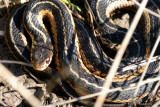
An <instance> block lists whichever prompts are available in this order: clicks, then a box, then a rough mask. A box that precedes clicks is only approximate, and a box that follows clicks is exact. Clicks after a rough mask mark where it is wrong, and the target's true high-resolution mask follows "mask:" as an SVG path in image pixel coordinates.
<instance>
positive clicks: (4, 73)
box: [0, 0, 160, 107]
mask: <svg viewBox="0 0 160 107" xmlns="http://www.w3.org/2000/svg"><path fill="white" fill-rule="evenodd" d="M133 1H134V2H135V3H136V4H137V5H138V6H139V7H140V8H139V9H138V11H137V13H136V15H135V18H134V19H133V22H132V24H131V27H130V28H129V30H128V32H127V34H126V36H125V38H124V40H123V42H122V45H121V46H122V47H121V48H120V49H119V51H118V52H117V54H116V57H115V61H114V63H113V64H112V67H111V68H110V70H109V74H108V76H107V78H106V82H105V84H104V87H105V88H103V90H102V91H101V92H98V93H94V94H90V95H87V96H82V97H79V98H74V99H71V100H68V101H63V102H57V103H55V104H53V105H48V106H45V107H52V106H56V105H63V104H67V103H71V102H76V101H78V100H84V99H87V98H91V97H95V96H98V95H99V96H98V98H97V101H96V103H95V105H94V106H95V107H97V106H98V107H100V106H102V105H103V102H104V99H105V97H106V96H107V93H109V92H114V91H122V90H127V89H129V88H130V87H132V88H133V87H134V88H136V92H135V94H136V93H137V90H138V88H139V86H140V85H144V84H146V83H149V82H154V81H159V80H160V78H158V77H157V78H153V79H147V80H145V81H142V80H143V77H144V75H145V73H146V70H147V67H146V69H145V71H144V73H143V76H142V77H141V79H140V81H139V83H138V86H137V84H131V85H130V86H129V87H128V88H126V89H124V88H123V87H118V88H115V89H109V88H110V85H111V83H112V79H113V77H114V75H115V72H116V71H117V68H118V66H119V64H120V61H121V59H122V56H123V54H124V52H125V50H126V47H127V45H128V43H129V41H130V39H131V36H132V34H133V32H134V30H135V27H136V25H137V23H138V22H139V19H140V17H141V14H142V13H143V10H145V11H148V12H149V13H150V14H152V15H154V16H156V17H158V18H160V15H159V14H157V13H155V12H153V11H151V10H149V9H147V8H145V6H146V4H147V2H148V0H143V1H142V4H141V5H140V4H139V3H138V2H137V1H136V0H133ZM4 2H5V4H6V7H7V8H8V3H7V1H6V0H4ZM7 13H9V10H8V9H7ZM159 41H160V35H159V36H158V38H157V40H156V43H155V46H154V49H153V50H152V52H151V55H150V58H149V61H148V62H147V66H148V65H149V64H150V59H152V57H153V54H154V51H155V49H156V46H157V45H158V43H159ZM2 62H3V61H2ZM0 76H1V77H3V78H4V79H5V80H7V82H8V83H9V84H10V85H11V86H12V87H13V88H14V89H15V90H17V91H18V92H19V93H20V94H21V95H22V96H23V97H24V99H26V100H27V101H28V102H29V103H30V104H31V105H32V106H39V107H40V106H42V104H41V103H40V102H39V100H38V99H37V98H35V96H33V95H32V94H30V93H29V91H28V90H27V89H26V88H25V87H24V86H23V85H21V83H19V82H18V81H17V78H16V77H15V76H14V75H13V74H12V73H11V72H10V71H9V70H8V69H7V68H5V67H4V66H3V65H2V64H0ZM105 89H107V91H106V90H105ZM104 93H105V94H104ZM159 104H160V101H159V102H157V103H156V104H154V105H153V107H156V106H158V105H159Z"/></svg>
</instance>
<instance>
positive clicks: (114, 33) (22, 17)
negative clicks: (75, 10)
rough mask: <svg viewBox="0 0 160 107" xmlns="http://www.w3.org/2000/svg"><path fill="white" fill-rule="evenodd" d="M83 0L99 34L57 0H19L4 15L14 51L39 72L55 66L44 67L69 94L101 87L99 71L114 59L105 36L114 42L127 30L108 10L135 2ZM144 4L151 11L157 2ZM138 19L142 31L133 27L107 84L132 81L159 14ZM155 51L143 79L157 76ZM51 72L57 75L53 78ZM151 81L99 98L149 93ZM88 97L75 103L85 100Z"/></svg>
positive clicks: (124, 84) (154, 32)
mask: <svg viewBox="0 0 160 107" xmlns="http://www.w3.org/2000/svg"><path fill="white" fill-rule="evenodd" d="M155 2H157V3H159V2H158V1H156V0H155ZM89 5H90V7H91V10H92V11H93V14H94V16H95V19H96V20H97V23H98V25H99V26H100V28H99V27H97V29H98V31H99V33H100V35H101V36H100V37H97V36H95V35H93V33H92V31H91V29H90V27H89V26H88V24H87V23H85V22H83V21H82V20H80V19H78V18H75V17H73V16H72V14H71V12H70V10H69V9H68V7H67V6H66V5H65V4H64V3H63V2H61V1H60V0H33V1H32V2H29V3H27V4H25V5H22V6H21V7H19V8H18V9H16V11H14V12H13V13H12V14H11V15H10V17H9V20H8V22H7V25H6V36H5V39H6V42H7V45H8V47H9V49H10V51H11V52H12V53H13V54H14V56H15V57H16V58H17V59H19V60H22V61H25V62H28V63H30V62H31V63H32V65H33V68H34V69H36V70H39V71H42V72H43V71H44V70H45V69H46V68H47V67H48V66H50V67H51V68H53V69H55V70H56V71H57V72H56V71H55V70H53V71H52V69H50V71H49V72H51V74H52V75H53V77H55V75H56V76H58V77H55V81H57V83H58V84H60V86H62V88H63V90H64V91H65V92H66V93H67V94H68V95H69V96H71V97H78V96H84V95H89V94H93V93H96V92H100V91H101V89H102V86H103V83H104V81H105V79H104V77H106V76H107V73H108V71H109V68H110V66H111V64H112V62H113V61H114V59H113V56H112V57H110V55H109V54H112V52H111V51H110V50H114V51H115V49H113V47H110V44H108V41H110V43H112V44H115V48H116V46H120V43H121V42H122V40H123V38H124V36H125V34H126V32H127V29H125V28H121V27H118V26H116V25H115V24H114V22H113V21H112V20H111V14H112V13H113V12H114V11H115V10H117V9H121V8H123V9H128V10H131V11H136V10H137V8H138V7H137V6H136V5H135V4H134V2H132V1H131V0H90V1H89ZM147 8H150V9H152V10H154V11H155V12H157V7H156V6H155V5H154V4H153V3H152V2H149V3H148V6H147ZM141 23H142V32H134V34H133V36H132V39H131V41H130V43H129V45H128V48H127V50H126V53H125V55H124V57H123V60H122V61H121V64H120V66H119V69H118V71H117V73H116V76H115V77H114V79H113V82H112V85H111V89H114V88H117V87H122V88H123V87H127V86H129V85H130V84H132V83H137V82H138V80H139V79H140V77H141V74H142V73H143V69H144V67H145V64H146V62H147V59H148V57H149V55H150V51H151V50H152V47H153V45H154V42H155V40H156V38H157V36H158V30H159V19H158V18H156V17H154V16H152V15H150V14H149V13H147V12H143V15H142V18H141ZM95 28H96V24H95ZM30 37H31V38H30ZM31 41H32V44H30V42H31ZM106 44H108V46H106ZM103 45H105V46H103ZM116 51H117V50H116ZM159 54H160V52H159V51H158V50H157V52H156V54H155V55H157V56H155V57H154V58H153V59H152V62H151V64H150V66H149V68H148V70H147V73H146V75H145V77H144V80H146V79H149V78H154V77H157V76H159V56H158V55H159ZM50 63H51V64H50ZM57 78H59V79H58V80H56V79H57ZM156 83H157V82H151V83H147V84H144V85H141V86H140V88H139V91H138V93H137V95H136V96H135V97H133V94H134V92H135V89H134V88H132V87H130V88H129V90H124V91H115V92H111V93H109V94H108V96H107V97H106V100H105V101H106V102H109V103H128V102H132V101H135V102H136V103H139V102H142V101H143V100H144V99H145V98H149V97H150V96H151V94H150V93H151V92H152V90H153V89H154V86H155V85H156ZM94 99H95V98H93V99H92V100H94ZM92 100H87V101H81V103H84V104H88V105H89V104H90V102H92Z"/></svg>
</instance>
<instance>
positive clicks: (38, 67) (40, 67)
mask: <svg viewBox="0 0 160 107" xmlns="http://www.w3.org/2000/svg"><path fill="white" fill-rule="evenodd" d="M51 60H52V58H50V57H48V58H47V59H46V60H45V61H43V62H35V61H34V62H32V64H33V68H34V69H35V70H38V71H43V70H45V69H46V68H47V67H48V66H49V64H50V63H51Z"/></svg>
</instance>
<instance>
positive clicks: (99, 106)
mask: <svg viewBox="0 0 160 107" xmlns="http://www.w3.org/2000/svg"><path fill="white" fill-rule="evenodd" d="M147 2H148V0H143V1H142V4H141V6H140V7H139V9H138V11H137V12H136V15H135V17H134V19H133V21H132V24H131V27H130V28H129V29H128V32H127V33H126V36H125V38H124V39H123V41H122V44H121V48H120V49H119V50H118V52H117V54H116V56H115V60H114V62H113V64H112V66H111V68H110V70H109V73H108V75H107V77H106V81H105V83H104V85H103V88H102V91H104V90H109V88H110V86H111V83H112V80H113V77H114V75H115V73H116V71H117V69H118V66H119V64H120V62H121V59H122V57H123V54H124V52H125V50H126V48H127V46H128V43H129V41H130V39H131V37H132V34H133V32H134V30H135V28H136V26H137V24H138V22H139V20H140V17H141V15H142V13H143V10H144V8H145V6H146V4H147ZM106 96H107V94H103V95H99V96H98V98H97V100H96V102H95V105H94V107H102V106H103V102H104V100H105V98H106Z"/></svg>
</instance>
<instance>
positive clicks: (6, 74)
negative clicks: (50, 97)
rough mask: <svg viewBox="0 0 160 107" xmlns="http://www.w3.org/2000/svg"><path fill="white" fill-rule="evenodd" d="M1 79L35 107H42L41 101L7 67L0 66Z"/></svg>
mask: <svg viewBox="0 0 160 107" xmlns="http://www.w3.org/2000/svg"><path fill="white" fill-rule="evenodd" d="M0 77H2V78H3V79H4V80H6V81H7V82H8V83H9V84H10V85H11V86H12V87H13V88H14V89H15V90H17V91H18V92H19V93H20V94H21V95H22V97H23V98H24V99H25V100H26V101H28V103H29V104H31V105H32V106H33V107H34V106H37V107H42V104H41V103H40V101H39V100H38V99H37V98H36V97H35V96H33V95H32V94H31V93H30V92H29V90H28V89H27V88H25V87H24V86H23V85H22V84H23V83H21V82H20V81H18V79H17V77H15V76H14V75H13V74H12V73H11V72H10V71H9V70H8V69H7V68H6V67H5V66H3V65H2V64H0Z"/></svg>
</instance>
